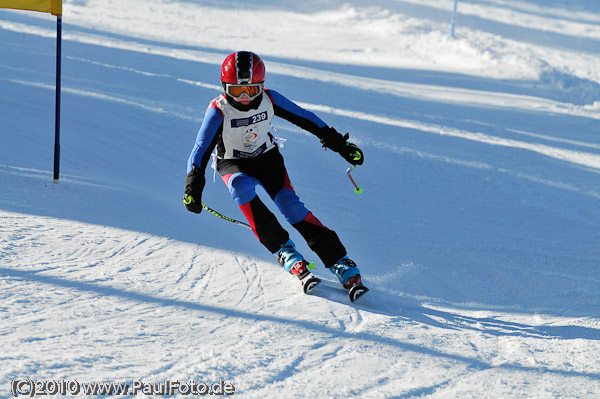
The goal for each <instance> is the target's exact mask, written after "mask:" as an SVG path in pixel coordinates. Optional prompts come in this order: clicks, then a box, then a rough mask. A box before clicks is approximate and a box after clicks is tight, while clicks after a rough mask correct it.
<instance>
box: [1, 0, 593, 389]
mask: <svg viewBox="0 0 600 399" xmlns="http://www.w3.org/2000/svg"><path fill="white" fill-rule="evenodd" d="M451 8H452V1H451V0H443V1H442V0H429V1H425V0H421V1H419V0H402V1H400V0H396V1H393V0H382V1H378V2H372V1H370V2H367V1H362V0H346V1H337V0H308V1H301V2H298V1H291V0H277V1H275V0H263V1H254V2H248V1H242V0H230V1H227V2H221V1H216V0H206V1H189V0H151V1H150V0H128V1H120V0H68V1H65V4H64V6H63V10H64V17H63V75H62V77H63V91H62V123H61V126H62V147H61V150H62V160H61V179H60V183H59V184H53V183H52V165H53V142H54V113H53V107H54V78H55V75H54V63H55V29H56V19H55V18H54V17H51V16H50V15H45V14H40V13H33V12H20V11H12V10H1V11H0V41H1V43H2V44H1V49H2V56H0V71H1V74H0V94H1V95H0V126H1V128H0V129H1V130H0V186H1V190H0V219H1V222H0V243H1V249H0V298H1V302H0V308H1V313H0V318H1V319H0V320H1V321H0V347H1V348H2V349H1V350H0V365H1V367H0V397H10V396H11V393H10V387H11V381H12V380H13V379H24V378H32V379H37V380H48V379H54V380H67V381H72V380H77V381H79V382H128V381H129V382H132V381H140V380H141V381H143V382H145V383H158V382H161V381H164V380H165V379H170V380H179V381H190V380H194V381H195V382H197V383H199V382H206V383H214V382H218V381H219V380H224V381H226V382H228V383H231V384H233V385H234V386H235V389H236V390H235V395H234V396H235V397H240V398H264V397H273V398H295V397H297V398H305V397H306V398H313V397H319V398H321V397H323V398H347V397H360V398H417V397H418V398H597V397H600V275H599V273H598V266H599V265H600V230H599V226H600V212H599V209H600V207H599V206H600V175H599V174H600V68H598V65H600V2H598V1H596V0H579V1H567V0H472V1H463V0H460V1H459V4H458V17H457V26H456V37H455V38H451V37H450V35H449V32H450V12H451ZM240 49H248V50H253V51H255V52H257V53H259V54H260V55H261V56H262V57H263V59H264V60H265V62H266V65H267V76H268V78H267V79H268V80H267V86H268V87H271V88H273V89H276V90H278V91H280V92H282V93H283V94H284V95H286V96H288V97H289V98H291V99H293V100H295V101H297V102H298V103H299V104H301V105H303V106H305V107H307V108H309V109H311V110H313V111H315V112H317V113H318V114H319V115H320V116H321V117H323V118H324V119H325V120H326V121H327V122H328V123H329V124H331V125H332V126H335V127H336V128H337V129H338V130H339V131H349V132H350V134H351V138H352V140H353V141H354V142H356V143H357V144H359V145H360V146H361V147H362V148H363V149H364V151H365V155H366V162H365V164H364V165H363V166H361V167H358V168H357V169H356V170H355V171H354V172H353V175H354V177H355V178H356V181H357V182H358V183H359V184H360V185H361V186H362V187H363V188H364V193H363V194H362V195H355V194H354V193H353V187H352V185H351V183H350V182H349V180H348V179H347V177H346V176H345V169H346V167H347V164H345V162H344V161H343V160H342V159H341V158H340V157H339V156H337V155H336V154H334V153H332V152H330V151H327V152H325V151H322V150H321V147H320V144H319V142H318V140H316V138H315V137H314V136H312V135H310V134H308V133H306V132H303V131H301V130H300V129H298V128H297V127H295V126H293V125H290V124H288V123H287V122H285V121H283V120H278V121H277V122H276V123H275V126H276V128H277V134H278V135H279V136H282V137H285V138H286V139H287V142H286V145H285V148H284V149H283V152H284V156H285V158H286V163H287V166H288V169H289V173H290V176H291V179H292V182H293V183H294V186H295V188H296V190H297V192H298V193H299V195H300V197H301V199H302V200H303V201H304V202H305V203H306V204H307V206H308V207H309V209H311V210H312V211H313V212H314V213H315V215H317V217H319V218H320V219H321V220H322V221H323V222H324V223H325V224H326V225H328V226H329V227H331V228H333V229H335V230H336V231H337V232H338V234H339V235H340V237H341V238H342V241H343V242H344V244H345V245H346V246H347V248H349V250H350V255H351V257H352V258H353V259H355V260H356V261H357V263H358V264H359V266H360V267H361V270H362V272H363V275H364V277H365V280H366V281H367V282H368V284H369V286H370V287H371V288H372V290H371V292H370V293H369V294H368V296H365V297H363V298H362V301H361V302H360V303H357V304H351V303H350V302H349V301H348V298H347V296H346V293H345V292H344V291H342V290H341V289H340V288H339V287H338V284H337V282H335V281H334V279H333V276H332V275H330V273H329V272H328V271H326V270H324V268H323V267H322V265H318V268H317V269H316V274H317V275H319V276H320V277H321V278H323V279H324V280H325V281H324V284H323V285H322V286H321V287H320V288H319V289H318V290H317V291H316V292H315V294H314V295H310V296H306V295H304V294H302V293H301V291H300V287H299V285H298V283H297V282H296V281H295V280H294V278H293V277H291V276H289V275H286V274H285V273H283V272H282V271H281V270H280V269H279V267H278V266H277V265H276V262H275V260H274V259H273V257H272V255H271V254H269V253H268V252H267V251H266V250H265V249H264V248H263V247H262V246H260V245H259V244H258V243H257V242H256V239H255V237H254V236H253V235H252V234H251V233H250V232H249V231H248V230H246V229H244V228H240V227H238V226H235V225H233V224H230V223H227V222H224V221H222V220H219V219H217V218H215V217H214V216H212V215H210V214H207V213H203V214H201V215H194V214H191V213H189V212H187V211H186V210H185V209H184V207H183V206H182V204H181V196H182V190H183V183H184V177H185V165H186V161H187V157H188V155H189V152H190V150H191V148H192V146H193V142H194V139H195V136H196V132H197V129H198V127H199V125H200V123H201V120H202V117H203V115H204V110H205V107H206V105H207V103H208V101H209V100H210V99H212V98H213V97H215V96H216V95H217V94H218V93H219V82H218V79H219V66H220V63H221V62H222V60H223V59H224V57H225V56H226V55H227V54H228V53H230V52H231V51H234V50H240ZM207 179H208V180H209V183H208V184H207V187H206V189H205V194H204V200H205V202H207V203H208V204H209V205H210V206H212V207H214V208H216V209H217V210H219V211H221V212H223V213H225V214H227V215H229V216H232V217H236V218H242V217H243V215H242V214H241V212H240V211H239V210H238V209H237V208H236V207H235V204H234V203H233V201H231V199H230V198H229V194H228V192H227V190H226V188H225V186H224V185H223V184H222V183H221V182H220V181H219V180H218V179H217V182H216V183H214V184H213V183H210V181H212V170H210V169H209V170H207ZM263 194H264V193H261V195H263ZM263 196H264V195H263ZM290 232H291V234H292V238H293V239H294V240H295V241H296V242H297V244H298V246H299V248H300V250H301V252H303V253H304V254H305V255H306V256H307V257H309V258H311V257H313V258H314V255H313V254H312V253H311V252H310V250H309V249H308V248H307V247H306V245H305V243H303V242H302V240H301V238H300V236H299V235H298V234H297V233H296V232H295V231H293V229H290ZM57 396H58V397H60V395H57ZM80 396H81V395H80Z"/></svg>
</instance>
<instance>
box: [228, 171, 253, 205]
mask: <svg viewBox="0 0 600 399" xmlns="http://www.w3.org/2000/svg"><path fill="white" fill-rule="evenodd" d="M224 178H225V176H224ZM224 180H225V179H224ZM226 182H227V187H228V188H229V193H230V194H231V197H232V198H233V199H234V200H235V203H236V204H238V205H244V204H247V203H248V202H250V201H252V200H253V199H254V197H256V190H255V187H256V184H257V183H258V182H257V180H256V179H255V178H254V177H250V176H248V175H245V174H243V173H234V174H233V175H232V176H230V177H229V178H228V180H227V181H226Z"/></svg>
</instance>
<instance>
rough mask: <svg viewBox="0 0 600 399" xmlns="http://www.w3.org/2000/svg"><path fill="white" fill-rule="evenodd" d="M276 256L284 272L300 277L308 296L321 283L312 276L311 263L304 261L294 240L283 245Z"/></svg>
mask: <svg viewBox="0 0 600 399" xmlns="http://www.w3.org/2000/svg"><path fill="white" fill-rule="evenodd" d="M275 255H276V256H277V262H278V263H279V265H281V267H283V270H285V271H286V272H288V273H291V274H293V275H294V276H296V277H298V279H299V280H300V282H301V283H302V288H303V290H304V293H305V294H308V293H309V292H310V291H312V290H313V289H314V288H315V287H316V286H317V284H319V283H320V282H321V280H320V279H319V278H318V277H316V276H315V275H313V274H311V272H310V270H309V267H310V266H309V263H308V262H307V261H306V260H305V259H304V257H303V256H302V254H300V252H298V251H297V250H296V247H295V245H294V243H293V242H292V240H288V241H287V242H286V243H285V244H283V246H282V247H281V248H280V249H279V251H277V252H276V253H275ZM313 267H314V264H313Z"/></svg>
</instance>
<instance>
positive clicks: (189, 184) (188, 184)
mask: <svg viewBox="0 0 600 399" xmlns="http://www.w3.org/2000/svg"><path fill="white" fill-rule="evenodd" d="M193 166H194V168H193V169H192V170H191V171H190V173H188V174H187V176H186V177H185V194H184V195H183V204H184V205H185V207H186V209H187V210H188V211H190V212H194V213H200V212H202V191H203V190H204V184H205V182H206V180H205V179H204V173H203V172H202V171H201V170H200V168H198V167H197V166H196V165H195V164H193Z"/></svg>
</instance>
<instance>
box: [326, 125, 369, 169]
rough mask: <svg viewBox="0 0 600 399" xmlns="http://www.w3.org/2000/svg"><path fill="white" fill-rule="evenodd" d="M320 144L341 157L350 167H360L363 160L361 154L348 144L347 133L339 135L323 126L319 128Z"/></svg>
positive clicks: (356, 148)
mask: <svg viewBox="0 0 600 399" xmlns="http://www.w3.org/2000/svg"><path fill="white" fill-rule="evenodd" d="M320 134H321V144H323V148H329V149H331V150H333V151H335V152H337V153H338V154H340V155H341V156H342V158H344V159H345V160H346V161H348V162H349V163H351V164H352V165H362V164H363V162H364V160H365V158H364V155H363V152H362V150H361V149H360V148H358V146H357V145H356V144H352V143H349V142H348V141H347V140H348V138H349V137H350V134H349V133H346V134H345V135H343V136H342V135H341V134H340V133H338V132H337V130H335V129H334V128H332V127H330V126H325V127H323V128H321V131H320Z"/></svg>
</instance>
